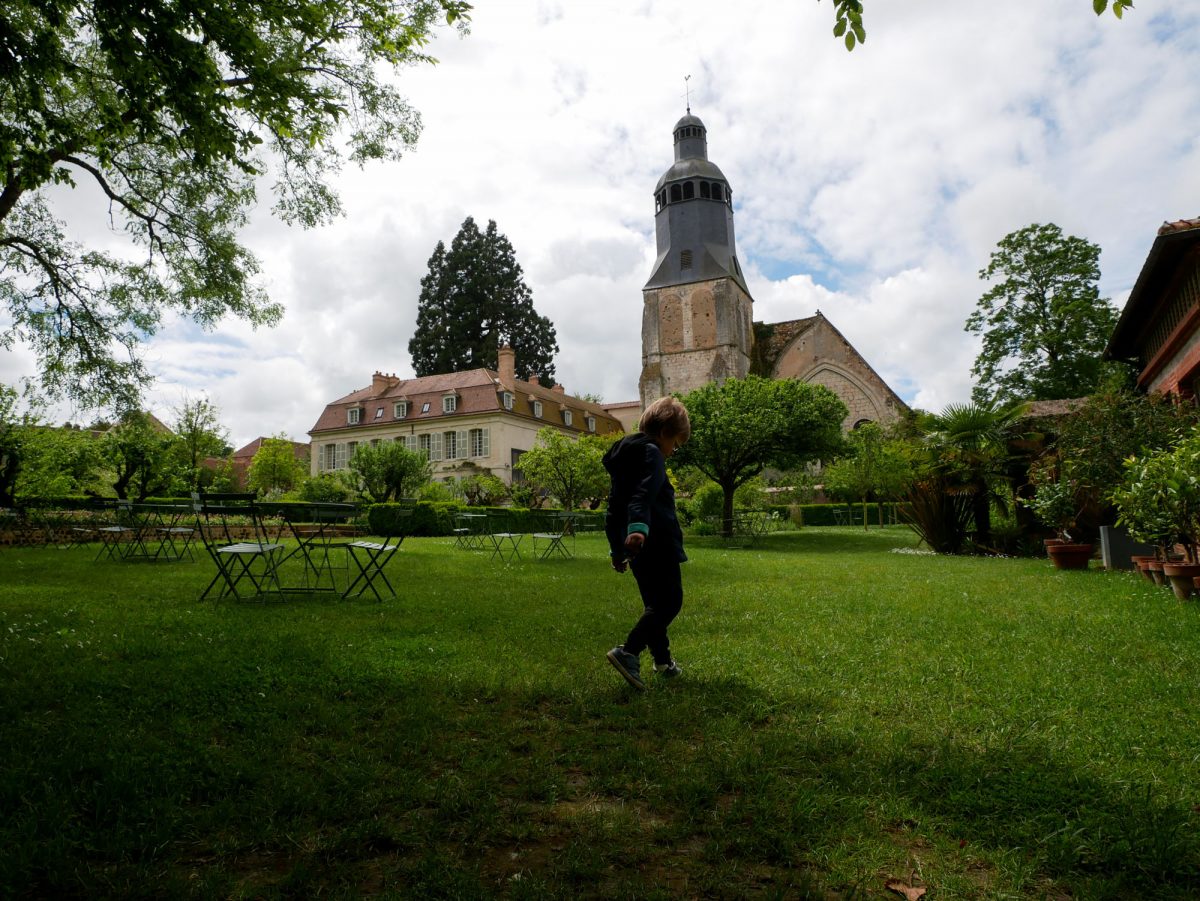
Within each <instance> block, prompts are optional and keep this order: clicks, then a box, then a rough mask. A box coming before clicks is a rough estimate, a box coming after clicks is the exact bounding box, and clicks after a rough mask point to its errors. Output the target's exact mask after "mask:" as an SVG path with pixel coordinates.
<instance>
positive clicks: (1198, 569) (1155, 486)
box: [1112, 434, 1200, 600]
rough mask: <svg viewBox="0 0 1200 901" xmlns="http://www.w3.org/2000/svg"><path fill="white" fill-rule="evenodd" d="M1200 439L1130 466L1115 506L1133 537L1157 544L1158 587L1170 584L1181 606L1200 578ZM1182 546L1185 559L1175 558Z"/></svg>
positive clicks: (1199, 436)
mask: <svg viewBox="0 0 1200 901" xmlns="http://www.w3.org/2000/svg"><path fill="white" fill-rule="evenodd" d="M1197 467H1200V434H1193V435H1192V436H1191V437H1189V438H1188V439H1185V440H1184V441H1183V442H1182V443H1180V444H1179V445H1177V446H1176V447H1175V448H1173V449H1171V450H1166V451H1160V452H1158V453H1155V454H1150V455H1148V456H1145V457H1136V458H1131V459H1130V460H1128V461H1127V462H1126V467H1125V468H1126V478H1125V483H1124V484H1123V485H1122V486H1121V487H1120V488H1118V489H1117V490H1116V491H1115V492H1113V495H1112V500H1113V502H1114V503H1115V504H1116V505H1117V509H1118V511H1119V513H1120V519H1119V522H1122V523H1123V524H1124V525H1125V526H1126V527H1127V528H1128V529H1129V531H1130V534H1131V535H1133V537H1135V538H1137V539H1138V540H1139V541H1145V542H1147V543H1149V544H1153V545H1154V546H1155V547H1156V548H1157V549H1158V551H1157V553H1158V557H1159V559H1158V560H1157V561H1151V562H1148V563H1147V564H1146V565H1147V568H1148V569H1150V571H1151V574H1152V575H1155V573H1156V572H1157V571H1158V570H1159V569H1161V572H1162V575H1161V577H1159V576H1155V581H1160V582H1161V583H1162V584H1166V583H1169V584H1170V586H1171V589H1172V590H1173V591H1174V592H1175V596H1176V597H1178V598H1179V599H1180V600H1186V599H1187V598H1189V597H1191V595H1192V593H1193V592H1194V591H1195V588H1196V586H1195V582H1194V580H1195V578H1196V577H1197V576H1200V558H1198V557H1197V544H1198V543H1200V470H1198V469H1197ZM1176 546H1181V547H1182V550H1183V555H1182V557H1177V556H1174V555H1173V551H1174V549H1175V547H1176Z"/></svg>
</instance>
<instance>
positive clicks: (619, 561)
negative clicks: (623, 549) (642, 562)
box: [611, 557, 629, 573]
mask: <svg viewBox="0 0 1200 901" xmlns="http://www.w3.org/2000/svg"><path fill="white" fill-rule="evenodd" d="M611 559H612V568H613V569H615V570H616V571H617V572H619V573H623V572H625V570H627V569H628V568H629V558H628V557H612V558H611Z"/></svg>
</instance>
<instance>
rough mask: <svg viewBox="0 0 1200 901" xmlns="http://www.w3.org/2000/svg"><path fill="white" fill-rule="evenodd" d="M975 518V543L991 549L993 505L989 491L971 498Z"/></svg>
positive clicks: (981, 492) (980, 492) (979, 492)
mask: <svg viewBox="0 0 1200 901" xmlns="http://www.w3.org/2000/svg"><path fill="white" fill-rule="evenodd" d="M971 507H972V513H973V515H974V518H975V543H976V544H979V545H981V546H983V547H989V546H991V543H992V505H991V499H990V498H989V497H988V493H987V491H977V492H976V493H975V494H974V495H973V496H972V497H971Z"/></svg>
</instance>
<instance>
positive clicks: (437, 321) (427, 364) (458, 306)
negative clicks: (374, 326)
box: [408, 216, 558, 383]
mask: <svg viewBox="0 0 1200 901" xmlns="http://www.w3.org/2000/svg"><path fill="white" fill-rule="evenodd" d="M500 344H508V345H509V346H510V347H511V348H512V349H513V350H514V351H515V352H516V357H517V376H518V377H519V378H522V379H528V378H529V377H530V376H531V375H537V376H538V377H539V378H540V379H541V381H543V382H546V383H552V382H553V381H554V355H555V354H556V353H558V341H557V337H556V335H555V331H554V325H553V324H552V323H551V322H550V320H549V319H547V318H546V317H545V316H541V315H539V314H538V312H537V310H535V309H534V308H533V294H532V292H531V291H530V290H529V288H528V287H527V286H526V284H525V280H524V276H523V273H522V272H521V266H520V264H519V263H517V258H516V254H515V252H514V251H513V246H512V244H511V243H509V240H508V238H506V237H505V236H504V235H502V234H500V232H499V230H498V229H497V228H496V223H495V220H489V221H488V224H487V230H486V231H484V232H480V231H479V227H478V226H477V225H476V224H475V220H474V218H472V217H470V216H468V217H467V218H466V219H465V220H464V221H463V224H462V227H461V228H460V229H459V230H458V234H457V235H455V236H454V240H453V241H452V242H451V244H450V249H449V250H446V245H445V244H443V243H442V242H441V241H438V243H437V247H435V248H434V250H433V256H431V257H430V258H429V272H428V274H426V276H425V277H424V278H423V279H421V296H420V298H419V300H418V301H417V328H416V332H415V333H414V334H413V337H412V340H410V341H409V342H408V351H409V353H411V354H412V364H413V369H414V370H415V371H416V374H417V375H418V376H425V375H438V374H439V373H444V372H458V371H460V370H464V369H477V368H479V367H486V368H488V369H495V368H496V364H497V349H498V347H499V345H500Z"/></svg>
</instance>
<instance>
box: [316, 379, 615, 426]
mask: <svg viewBox="0 0 1200 901" xmlns="http://www.w3.org/2000/svg"><path fill="white" fill-rule="evenodd" d="M555 388H557V389H558V390H555ZM504 390H511V392H512V395H513V409H512V411H511V412H510V411H507V410H504V408H503V406H502V404H501V400H500V394H501V392H502V391H504ZM450 393H453V394H455V395H456V396H457V397H458V403H457V406H456V409H455V411H454V412H453V413H443V412H442V398H443V397H444V396H446V395H447V394H450ZM400 400H406V401H408V416H406V417H405V418H404V419H402V420H398V419H396V418H395V415H394V413H395V403H396V401H400ZM534 400H539V401H541V402H542V405H543V409H542V419H541V420H538V419H537V418H536V417H534V415H533V401H534ZM426 403H428V404H429V412H428V413H422V412H421V408H422V406H423V405H424V404H426ZM354 407H358V408H360V409H361V410H362V411H363V412H362V415H361V419H360V421H359V423H358V424H357V425H349V424H348V422H347V417H346V411H347V410H349V409H352V408H354ZM380 408H382V410H383V412H382V413H381V414H379V418H376V413H377V412H378V411H379V409H380ZM560 409H569V410H572V411H573V412H574V413H575V414H576V415H575V417H574V419H575V421H574V422H573V423H572V426H571V428H573V429H576V430H579V431H586V430H587V425H586V423H585V422H584V420H583V417H584V416H594V417H596V432H597V433H598V434H605V433H607V432H612V431H620V430H621V425H620V422H619V421H618V420H617V419H616V418H615V417H613V416H611V415H610V414H608V413H606V412H605V410H604V407H603V406H601V405H600V404H595V403H592V402H591V401H586V400H582V399H581V398H578V397H572V396H571V395H569V394H566V393H564V392H563V390H562V386H553V387H551V386H547V385H540V384H535V383H533V382H526V381H522V380H521V379H515V380H514V381H513V384H512V385H511V386H510V388H507V389H506V388H505V387H504V386H502V385H501V384H500V376H499V374H498V373H496V372H494V371H492V370H490V369H468V370H465V371H463V372H448V373H444V374H441V375H427V376H421V377H418V378H413V379H401V378H397V377H395V376H386V375H382V374H379V373H376V377H375V379H374V380H373V381H372V384H371V385H369V386H368V387H366V388H359V389H358V390H357V391H352V392H350V393H349V394H347V395H346V396H345V397H341V398H338V399H337V400H335V401H333V402H332V403H330V404H329V405H328V406H326V407H325V409H324V411H323V412H322V413H321V415H320V417H319V418H318V419H317V422H316V424H315V425H313V427H312V428H311V429H310V430H309V434H310V435H315V434H316V433H318V432H330V431H335V430H336V431H341V430H346V429H360V428H362V427H364V426H370V425H394V424H395V423H397V422H404V423H409V424H412V423H417V422H421V421H423V420H434V419H448V418H450V417H459V416H467V415H470V414H478V413H498V412H503V413H505V414H507V415H513V416H519V417H523V418H528V419H532V420H533V421H535V422H538V421H544V422H545V423H546V424H547V425H550V424H552V423H553V424H561V422H562V420H561V418H560V417H559V416H558V412H559V410H560Z"/></svg>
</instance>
